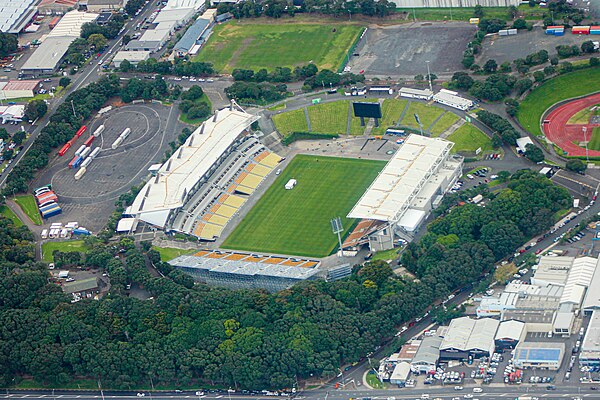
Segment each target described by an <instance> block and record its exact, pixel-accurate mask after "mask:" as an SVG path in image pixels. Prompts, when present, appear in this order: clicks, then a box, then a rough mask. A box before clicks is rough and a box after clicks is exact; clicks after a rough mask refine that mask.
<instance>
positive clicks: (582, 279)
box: [560, 257, 598, 304]
mask: <svg viewBox="0 0 600 400" xmlns="http://www.w3.org/2000/svg"><path fill="white" fill-rule="evenodd" d="M597 264H598V260H597V259H596V258H593V257H580V258H576V259H575V260H574V261H573V265H572V266H571V270H570V271H569V277H568V278H567V283H566V284H565V290H564V291H563V294H562V297H561V298H560V302H561V303H573V304H580V303H581V300H582V299H583V294H584V293H585V289H586V288H587V287H588V286H589V285H590V283H591V282H592V278H593V277H594V272H595V271H596V266H597Z"/></svg>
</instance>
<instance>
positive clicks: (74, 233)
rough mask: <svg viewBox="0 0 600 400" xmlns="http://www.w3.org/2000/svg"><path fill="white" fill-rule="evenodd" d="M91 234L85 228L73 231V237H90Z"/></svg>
mask: <svg viewBox="0 0 600 400" xmlns="http://www.w3.org/2000/svg"><path fill="white" fill-rule="evenodd" d="M91 234H92V232H90V231H88V230H87V229H85V228H77V229H73V235H86V236H88V235H91Z"/></svg>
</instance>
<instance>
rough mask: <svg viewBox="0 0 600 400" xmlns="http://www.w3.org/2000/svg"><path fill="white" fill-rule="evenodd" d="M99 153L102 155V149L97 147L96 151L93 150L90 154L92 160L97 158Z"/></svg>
mask: <svg viewBox="0 0 600 400" xmlns="http://www.w3.org/2000/svg"><path fill="white" fill-rule="evenodd" d="M98 153H100V147H96V148H95V149H94V150H92V152H91V153H90V158H91V159H94V158H96V156H97V155H98Z"/></svg>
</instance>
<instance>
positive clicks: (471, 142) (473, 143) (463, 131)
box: [447, 123, 492, 153]
mask: <svg viewBox="0 0 600 400" xmlns="http://www.w3.org/2000/svg"><path fill="white" fill-rule="evenodd" d="M447 139H448V140H450V141H451V142H454V147H452V152H453V153H456V152H460V151H465V152H472V153H474V152H475V150H477V149H478V148H480V147H481V151H487V150H491V149H492V141H491V140H490V139H489V138H488V137H487V136H486V135H485V134H484V133H483V132H481V131H480V130H479V129H477V128H476V127H474V126H473V125H471V124H469V123H466V124H464V125H463V126H461V127H460V128H458V129H457V130H456V131H454V132H453V133H452V134H451V135H450V136H448V137H447Z"/></svg>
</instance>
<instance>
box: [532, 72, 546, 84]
mask: <svg viewBox="0 0 600 400" xmlns="http://www.w3.org/2000/svg"><path fill="white" fill-rule="evenodd" d="M533 78H534V79H535V81H536V82H538V83H540V82H543V81H544V79H546V74H545V73H544V71H535V72H534V73H533Z"/></svg>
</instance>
